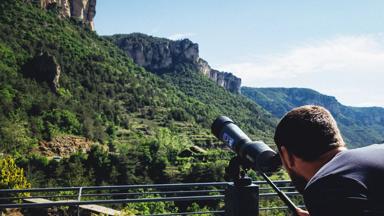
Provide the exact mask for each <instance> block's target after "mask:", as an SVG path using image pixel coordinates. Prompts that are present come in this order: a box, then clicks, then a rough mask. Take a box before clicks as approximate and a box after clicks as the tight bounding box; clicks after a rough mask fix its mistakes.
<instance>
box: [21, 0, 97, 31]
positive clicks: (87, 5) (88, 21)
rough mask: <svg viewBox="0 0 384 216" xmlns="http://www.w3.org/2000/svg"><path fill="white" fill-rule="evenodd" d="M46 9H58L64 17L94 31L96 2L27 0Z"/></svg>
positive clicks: (83, 0)
mask: <svg viewBox="0 0 384 216" xmlns="http://www.w3.org/2000/svg"><path fill="white" fill-rule="evenodd" d="M27 1H29V2H33V3H35V4H38V5H39V6H40V7H41V8H44V9H57V10H58V11H59V13H60V15H62V16H63V17H72V18H74V19H76V20H78V21H81V22H83V24H85V25H86V26H88V27H89V28H90V29H91V30H94V29H95V28H94V22H93V19H94V17H95V15H96V0H27Z"/></svg>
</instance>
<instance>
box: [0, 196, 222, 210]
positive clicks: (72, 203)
mask: <svg viewBox="0 0 384 216" xmlns="http://www.w3.org/2000/svg"><path fill="white" fill-rule="evenodd" d="M222 199H224V195H213V196H188V197H160V198H140V199H116V200H91V201H57V202H50V203H16V204H0V209H1V208H33V207H40V208H42V207H53V206H78V205H91V204H119V203H120V204H121V203H140V202H169V201H199V200H222Z"/></svg>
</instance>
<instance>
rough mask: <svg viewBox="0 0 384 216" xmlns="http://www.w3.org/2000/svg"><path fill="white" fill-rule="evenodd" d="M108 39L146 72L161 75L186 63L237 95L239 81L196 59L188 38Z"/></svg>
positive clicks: (195, 49) (131, 36)
mask: <svg viewBox="0 0 384 216" xmlns="http://www.w3.org/2000/svg"><path fill="white" fill-rule="evenodd" d="M108 38H109V39H111V40H112V41H113V42H114V43H115V44H116V45H117V46H118V47H120V48H121V49H122V50H124V51H125V53H126V54H128V56H130V57H131V58H132V59H133V61H134V62H135V63H136V64H138V65H140V66H142V67H144V68H145V69H147V70H149V71H152V72H155V73H163V72H167V71H171V70H174V69H175V68H177V66H178V65H181V64H188V65H192V67H194V68H195V69H196V70H197V71H199V72H200V73H202V74H204V75H205V76H207V77H209V78H210V79H211V80H213V81H215V82H216V83H217V84H218V85H220V86H222V87H224V88H225V89H227V90H229V91H231V92H233V93H240V86H241V79H240V78H238V77H236V76H234V75H233V74H231V73H228V72H221V71H218V70H214V69H212V68H211V67H210V66H209V64H208V62H206V61H205V60H204V59H202V58H200V57H199V45H198V44H196V43H193V42H192V41H190V40H188V39H183V40H177V41H172V40H168V39H165V38H157V37H152V36H149V35H145V34H141V33H133V34H129V35H114V36H111V37H108Z"/></svg>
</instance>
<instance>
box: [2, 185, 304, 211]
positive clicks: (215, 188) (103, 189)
mask: <svg viewBox="0 0 384 216" xmlns="http://www.w3.org/2000/svg"><path fill="white" fill-rule="evenodd" d="M253 183H254V184H256V185H259V206H260V208H259V210H260V212H267V211H284V210H286V209H287V207H286V206H284V204H283V203H281V204H280V205H279V206H266V205H268V200H271V199H276V200H278V197H277V194H276V193H275V192H274V191H273V190H272V189H271V188H270V187H269V185H268V184H267V183H266V182H265V181H255V182H253ZM274 183H275V184H276V185H278V186H279V188H280V189H281V190H283V191H285V192H286V194H287V195H288V196H290V197H300V196H299V193H298V192H296V191H295V189H294V187H293V186H292V185H291V182H290V181H274ZM229 184H230V183H229V182H209V183H179V184H150V185H116V186H86V187H60V188H31V189H20V190H11V189H6V190H0V209H4V208H22V209H24V208H52V207H60V206H73V207H78V206H80V205H91V204H96V205H104V206H109V207H112V208H121V207H122V205H121V204H128V203H148V202H151V203H152V202H174V204H176V205H177V204H180V203H183V202H189V203H191V202H197V203H199V202H200V203H201V202H202V203H207V202H211V204H212V202H213V203H214V204H213V206H216V207H217V208H216V209H210V210H207V211H201V212H200V211H194V212H186V211H181V212H174V213H164V214H151V215H158V216H160V215H164V216H171V215H200V214H209V215H224V214H225V210H224V207H223V206H224V204H223V203H224V198H225V194H224V192H225V189H226V188H227V187H228V185H229ZM30 199H44V200H47V201H46V202H44V200H42V202H39V203H28V202H26V201H27V200H30ZM299 199H300V198H299ZM48 201H49V202H48ZM263 202H265V203H266V205H263Z"/></svg>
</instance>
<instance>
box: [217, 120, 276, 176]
mask: <svg viewBox="0 0 384 216" xmlns="http://www.w3.org/2000/svg"><path fill="white" fill-rule="evenodd" d="M212 133H213V134H214V135H215V136H216V137H217V138H218V139H220V140H221V141H223V142H224V143H225V144H227V146H228V147H229V148H231V149H232V150H233V151H234V152H236V153H237V154H238V155H239V156H240V158H242V159H245V160H247V161H248V163H249V164H250V166H251V168H252V169H254V170H255V171H261V172H268V173H270V172H275V171H277V170H278V169H279V168H280V167H281V160H280V157H279V154H277V153H276V152H275V151H273V150H272V149H271V148H270V147H269V146H268V145H266V144H265V143H264V142H263V141H252V140H251V139H250V138H249V137H248V136H247V135H246V134H245V133H244V132H243V131H242V130H241V129H240V128H239V127H238V126H237V125H235V124H234V123H233V121H232V120H231V119H230V118H228V117H226V116H220V117H218V118H217V119H216V120H215V121H214V122H213V124H212Z"/></svg>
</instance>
